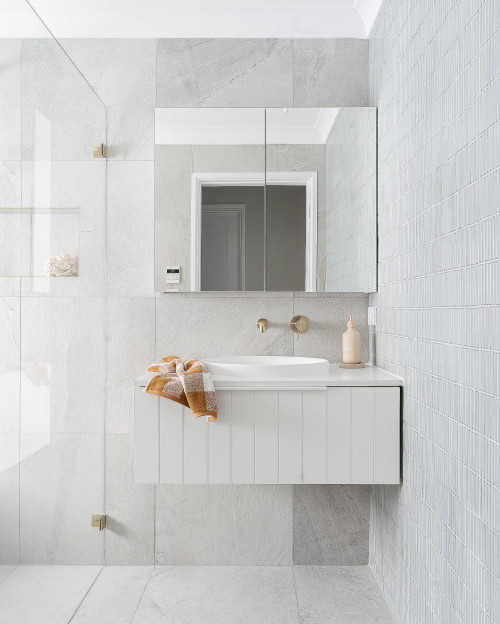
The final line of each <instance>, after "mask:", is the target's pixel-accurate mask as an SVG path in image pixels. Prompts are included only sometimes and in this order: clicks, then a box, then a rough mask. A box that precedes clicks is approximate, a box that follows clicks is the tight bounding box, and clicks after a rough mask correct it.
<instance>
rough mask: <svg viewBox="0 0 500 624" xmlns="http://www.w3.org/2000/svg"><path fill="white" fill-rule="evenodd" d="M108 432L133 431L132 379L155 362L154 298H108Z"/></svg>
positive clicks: (130, 432) (129, 432)
mask: <svg viewBox="0 0 500 624" xmlns="http://www.w3.org/2000/svg"><path fill="white" fill-rule="evenodd" d="M106 322H107V330H106V337H107V374H106V431H107V433H128V434H132V432H133V430H134V421H133V418H134V387H133V380H134V379H135V378H136V377H138V376H139V375H142V374H143V373H144V372H145V371H146V370H147V367H148V366H149V365H150V364H151V363H152V362H153V361H154V360H155V300H154V298H153V297H108V299H107V301H106Z"/></svg>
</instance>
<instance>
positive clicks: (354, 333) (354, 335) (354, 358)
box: [342, 314, 361, 364]
mask: <svg viewBox="0 0 500 624" xmlns="http://www.w3.org/2000/svg"><path fill="white" fill-rule="evenodd" d="M342 359H343V362H344V364H361V335H360V333H359V332H358V330H357V329H355V325H354V321H353V320H352V314H349V320H348V321H347V329H346V331H345V332H344V333H343V334H342Z"/></svg>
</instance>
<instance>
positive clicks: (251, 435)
mask: <svg viewBox="0 0 500 624" xmlns="http://www.w3.org/2000/svg"><path fill="white" fill-rule="evenodd" d="M316 362H317V360H316ZM151 376H152V375H151V374H147V375H144V376H142V377H139V378H138V379H136V381H135V389H134V390H135V435H134V454H135V481H136V483H214V484H215V483H238V484H245V483H248V484H250V483H270V484H277V483H342V484H347V483H366V484H367V483H399V481H400V426H399V425H400V409H401V407H400V404H401V399H400V393H401V386H402V379H401V378H399V377H396V376H394V375H391V374H390V373H387V372H385V371H383V370H381V369H378V368H375V367H371V366H367V367H366V368H365V369H361V370H347V369H340V368H338V367H337V366H333V365H332V366H330V367H329V369H328V372H327V374H326V375H325V376H324V377H314V376H304V377H302V378H298V377H289V378H279V379H273V378H271V377H270V376H267V378H266V379H257V378H250V377H247V376H242V377H236V376H227V377H222V376H217V375H216V376H214V383H215V389H216V394H217V401H218V405H219V416H218V419H217V420H216V421H215V422H212V423H209V422H207V420H206V419H205V418H194V416H193V415H192V413H191V411H190V410H189V409H187V408H185V407H182V406H181V405H179V404H178V403H175V402H173V401H170V400H168V399H164V398H160V397H157V396H154V395H151V394H146V393H145V392H144V387H145V385H146V383H147V381H148V380H149V379H150V377H151Z"/></svg>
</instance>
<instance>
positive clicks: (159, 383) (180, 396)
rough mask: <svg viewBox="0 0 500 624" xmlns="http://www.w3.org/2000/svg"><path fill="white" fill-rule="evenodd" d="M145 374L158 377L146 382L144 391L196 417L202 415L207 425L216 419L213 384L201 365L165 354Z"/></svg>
mask: <svg viewBox="0 0 500 624" xmlns="http://www.w3.org/2000/svg"><path fill="white" fill-rule="evenodd" d="M148 371H152V372H155V373H158V375H155V376H154V377H153V378H152V379H150V381H149V382H148V385H147V386H146V390H145V392H149V394H156V395H158V396H162V397H165V398H166V399H170V400H171V401H176V402H177V403H180V404H181V405H184V406H185V407H189V408H190V409H191V411H192V412H193V414H194V415H195V416H196V418H198V416H206V417H207V420H208V421H209V422H212V421H214V420H216V419H217V400H216V398H215V389H214V382H213V380H212V375H211V374H210V373H209V372H208V369H207V367H206V366H205V364H203V362H200V360H183V359H181V358H180V357H178V356H177V355H169V356H168V357H165V358H162V359H161V360H158V362H155V363H154V364H152V365H151V366H150V367H149V368H148Z"/></svg>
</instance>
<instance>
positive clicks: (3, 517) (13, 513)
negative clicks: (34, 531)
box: [0, 433, 19, 584]
mask: <svg viewBox="0 0 500 624" xmlns="http://www.w3.org/2000/svg"><path fill="white" fill-rule="evenodd" d="M0 500H1V501H2V513H1V514H0V564H5V565H6V564H14V563H18V562H19V435H17V434H13V433H8V434H0ZM2 567H3V565H2ZM7 567H8V566H7V565H6V568H7ZM7 572H8V570H7V569H6V570H4V571H3V574H7ZM2 578H3V576H2V572H0V584H1V579H2Z"/></svg>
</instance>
